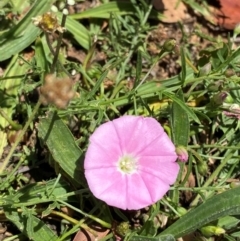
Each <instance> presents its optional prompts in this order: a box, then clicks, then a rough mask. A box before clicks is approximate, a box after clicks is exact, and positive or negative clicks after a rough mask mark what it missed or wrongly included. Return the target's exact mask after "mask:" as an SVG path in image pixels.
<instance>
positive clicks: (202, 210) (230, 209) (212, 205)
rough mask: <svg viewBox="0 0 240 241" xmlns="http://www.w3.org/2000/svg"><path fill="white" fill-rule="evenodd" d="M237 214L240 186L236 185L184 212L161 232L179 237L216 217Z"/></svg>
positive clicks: (239, 203)
mask: <svg viewBox="0 0 240 241" xmlns="http://www.w3.org/2000/svg"><path fill="white" fill-rule="evenodd" d="M239 214H240V187H237V188H234V189H231V190H228V191H225V192H224V193H221V194H218V195H215V196H213V197H212V198H210V199H208V200H207V201H206V202H204V203H203V204H201V205H200V206H198V207H197V208H194V209H193V210H191V211H190V212H188V213H187V214H185V215H184V216H183V217H181V218H180V219H179V220H177V221H176V222H175V223H174V224H172V225H171V226H170V227H169V228H167V229H166V230H164V231H163V232H162V233H161V234H172V235H174V237H175V238H179V237H182V236H184V235H186V234H189V233H191V232H193V231H195V230H197V229H198V228H201V227H203V226H204V225H206V224H208V223H210V222H212V221H214V220H217V219H218V218H221V217H224V216H227V215H239Z"/></svg>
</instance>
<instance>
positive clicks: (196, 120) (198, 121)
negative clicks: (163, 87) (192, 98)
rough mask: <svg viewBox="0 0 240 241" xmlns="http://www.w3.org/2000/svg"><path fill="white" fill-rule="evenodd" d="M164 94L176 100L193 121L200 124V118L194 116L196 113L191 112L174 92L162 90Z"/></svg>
mask: <svg viewBox="0 0 240 241" xmlns="http://www.w3.org/2000/svg"><path fill="white" fill-rule="evenodd" d="M163 94H164V95H166V96H167V97H169V98H170V99H172V100H173V101H174V102H176V103H177V104H178V105H179V106H181V108H182V109H183V110H184V111H185V112H186V113H187V114H188V115H189V117H191V118H192V119H193V120H194V121H195V122H197V123H198V124H200V123H201V122H200V120H199V119H198V117H197V116H196V114H195V113H194V112H193V110H192V109H191V108H189V107H188V106H187V105H186V104H185V103H184V102H182V101H181V100H180V99H179V98H177V97H176V96H175V95H174V94H172V93H169V92H168V91H164V92H163Z"/></svg>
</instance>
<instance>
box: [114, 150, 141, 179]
mask: <svg viewBox="0 0 240 241" xmlns="http://www.w3.org/2000/svg"><path fill="white" fill-rule="evenodd" d="M117 167H118V170H119V171H120V172H121V173H123V174H133V173H134V172H136V171H137V168H138V160H137V158H136V157H133V156H132V155H130V154H124V155H123V156H121V157H120V158H119V160H118V162H117Z"/></svg>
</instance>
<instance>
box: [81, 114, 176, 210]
mask: <svg viewBox="0 0 240 241" xmlns="http://www.w3.org/2000/svg"><path fill="white" fill-rule="evenodd" d="M176 159H177V155H176V153H175V147H174V145H173V143H172V142H171V140H170V139H169V137H168V136H167V134H166V133H165V132H164V130H163V128H162V127H161V125H160V124H159V123H158V122H157V121H156V120H155V119H153V118H150V117H147V118H144V117H137V116H123V117H120V118H118V119H115V120H113V121H109V122H107V123H104V124H102V125H101V126H100V127H98V128H97V129H96V130H95V132H94V133H93V134H92V136H91V137H90V145H89V147H88V150H87V152H86V157H85V162H84V168H85V176H86V179H87V182H88V185H89V188H90V190H91V191H92V193H93V195H94V196H95V197H97V198H99V199H101V200H103V201H105V202H106V203H107V204H108V205H111V206H115V207H118V208H121V209H129V210H136V209H140V208H143V207H146V206H148V205H151V204H153V203H155V202H157V201H158V200H159V199H161V198H162V197H163V196H164V194H166V192H167V191H168V190H169V185H171V184H173V183H174V182H175V181H176V178H177V175H178V171H179V165H178V164H177V163H176V162H175V161H176Z"/></svg>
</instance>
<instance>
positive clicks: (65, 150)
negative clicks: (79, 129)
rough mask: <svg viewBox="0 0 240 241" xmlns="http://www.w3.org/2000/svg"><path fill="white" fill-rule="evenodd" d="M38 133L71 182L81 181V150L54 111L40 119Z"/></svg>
mask: <svg viewBox="0 0 240 241" xmlns="http://www.w3.org/2000/svg"><path fill="white" fill-rule="evenodd" d="M38 135H39V137H40V138H41V139H43V141H44V143H46V144H47V146H48V149H49V151H50V152H51V154H52V156H53V159H54V160H55V162H56V163H57V164H58V165H59V166H60V168H61V172H62V173H63V174H67V176H68V177H70V179H71V180H72V181H73V182H76V183H78V184H80V183H82V180H83V172H81V165H80V158H81V156H82V151H81V150H80V148H79V147H78V146H77V145H76V143H75V141H74V138H73V135H72V133H71V132H70V130H69V129H68V127H67V126H66V125H65V124H64V123H63V121H62V120H61V119H60V118H59V117H58V115H57V114H56V113H49V115H48V116H47V117H45V118H43V119H41V121H40V123H39V125H38Z"/></svg>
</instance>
